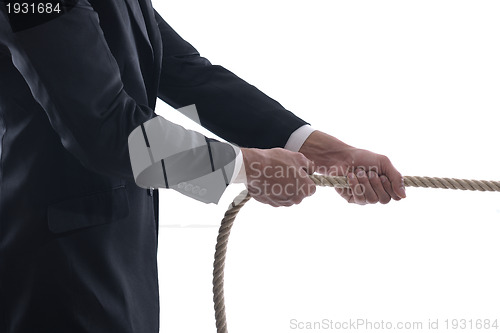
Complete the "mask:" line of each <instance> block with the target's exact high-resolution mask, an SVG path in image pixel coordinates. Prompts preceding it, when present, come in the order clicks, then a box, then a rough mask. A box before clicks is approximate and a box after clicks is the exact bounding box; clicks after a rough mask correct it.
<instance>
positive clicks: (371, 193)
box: [356, 169, 378, 204]
mask: <svg viewBox="0 0 500 333" xmlns="http://www.w3.org/2000/svg"><path fill="white" fill-rule="evenodd" d="M356 176H357V178H358V182H359V183H360V184H361V185H362V186H363V189H364V196H365V199H366V203H369V204H374V203H377V202H378V196H377V194H376V193H375V190H374V189H373V187H372V185H371V183H370V180H369V179H368V175H367V174H366V171H365V170H363V169H360V170H358V172H357V175H356Z"/></svg>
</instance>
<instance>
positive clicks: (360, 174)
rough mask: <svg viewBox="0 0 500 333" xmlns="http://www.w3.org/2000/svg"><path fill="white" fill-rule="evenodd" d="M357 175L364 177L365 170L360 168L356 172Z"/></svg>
mask: <svg viewBox="0 0 500 333" xmlns="http://www.w3.org/2000/svg"><path fill="white" fill-rule="evenodd" d="M358 177H360V178H362V177H365V170H361V171H359V172H358Z"/></svg>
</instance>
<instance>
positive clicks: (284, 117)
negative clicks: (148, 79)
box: [156, 12, 307, 148]
mask: <svg viewBox="0 0 500 333" xmlns="http://www.w3.org/2000/svg"><path fill="white" fill-rule="evenodd" d="M156 20H157V22H158V26H159V28H160V32H161V37H162V42H163V62H162V72H161V81H160V89H159V97H160V98H161V99H162V100H163V101H165V102H166V103H168V104H170V105H172V106H173V107H175V108H179V107H182V106H185V105H191V104H195V105H196V108H197V110H198V115H199V117H200V121H201V125H203V126H204V127H206V128H208V129H209V130H210V131H212V132H213V133H216V134H217V135H219V136H221V137H223V138H224V139H226V140H228V141H229V142H233V143H236V144H238V145H239V146H242V147H256V148H273V147H284V146H285V144H286V142H287V140H288V138H289V137H290V135H291V134H292V133H293V132H294V131H295V130H296V129H298V128H299V127H301V126H303V125H305V124H307V123H306V122H305V121H303V120H302V119H300V118H298V117H297V116H295V115H294V114H293V113H291V112H290V111H287V110H286V109H285V108H284V107H283V106H281V105H280V104H279V103H278V102H276V101H275V100H273V99H271V98H270V97H268V96H266V95H265V94H264V93H262V92H261V91H259V90H258V89H257V88H255V87H254V86H252V85H250V84H248V83H247V82H245V81H243V80H242V79H240V78H239V77H237V76H236V75H235V74H233V73H231V72H230V71H228V70H227V69H225V68H223V67H221V66H217V65H212V64H211V63H210V62H209V61H208V60H207V59H205V58H203V57H201V56H200V54H199V53H198V52H197V51H196V49H195V48H194V47H193V46H192V45H191V44H189V43H188V42H186V41H185V40H184V39H182V38H181V37H180V36H179V35H178V34H177V33H176V32H175V31H174V30H173V29H172V28H171V27H170V26H169V25H168V24H167V23H166V22H165V21H164V20H163V18H162V17H161V16H160V15H159V14H158V12H156Z"/></svg>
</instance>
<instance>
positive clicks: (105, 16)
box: [0, 0, 305, 333]
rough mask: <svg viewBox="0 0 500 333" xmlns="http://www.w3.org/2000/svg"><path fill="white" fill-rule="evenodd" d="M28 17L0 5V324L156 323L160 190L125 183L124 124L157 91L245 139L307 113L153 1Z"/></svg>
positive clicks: (279, 141) (94, 328)
mask: <svg viewBox="0 0 500 333" xmlns="http://www.w3.org/2000/svg"><path fill="white" fill-rule="evenodd" d="M33 22H35V21H33ZM24 23H26V22H24ZM28 23H29V22H28ZM35 23H36V24H32V25H30V24H28V25H23V23H22V22H21V23H19V22H17V21H15V20H13V18H12V16H9V14H8V13H7V7H6V6H5V4H4V3H3V1H0V143H1V144H0V332H2V333H80V332H87V333H112V332H119V333H129V332H138V333H153V332H158V321H159V307H158V280H157V266H156V254H157V232H158V207H157V203H158V193H157V191H154V192H152V191H148V190H145V189H142V188H139V187H138V186H136V184H135V183H134V179H133V175H132V170H131V165H130V160H129V155H128V147H127V137H128V135H129V133H130V132H131V131H132V130H133V129H135V128H136V127H137V126H140V124H142V123H143V122H145V121H147V120H149V119H151V118H152V117H154V116H155V114H154V108H155V103H156V100H157V97H160V98H161V99H162V100H163V101H165V102H166V103H168V104H170V105H172V106H173V107H176V108H178V107H182V106H186V105H191V104H195V105H196V107H197V109H198V112H199V116H200V119H201V123H202V125H203V126H205V127H206V128H208V129H209V130H211V131H212V132H214V133H216V134H218V135H220V136H221V137H223V138H225V139H226V140H228V141H230V142H233V143H236V144H238V145H240V146H243V147H259V148H271V147H282V146H284V145H285V143H286V141H287V139H288V137H289V135H290V134H291V133H292V132H293V131H294V130H296V129H297V128H298V127H300V126H302V125H303V124H305V122H304V121H302V120H301V119H299V118H297V117H296V116H294V115H293V114H292V113H290V112H289V111H287V110H285V109H284V108H283V107H282V106H281V105H280V104H279V103H277V102H276V101H274V100H272V99H271V98H269V97H267V96H266V95H265V94H263V93H262V92H260V91H259V90H258V89H256V88H255V87H253V86H251V85H249V84H248V83H246V82H245V81H243V80H241V79H240V78H238V77H237V76H235V75H234V74H233V73H231V72H230V71H228V70H226V69H224V68H223V67H221V66H215V65H212V64H210V62H209V61H208V60H207V59H205V58H202V57H200V55H199V54H198V52H197V51H196V50H195V49H194V48H193V47H192V46H191V45H190V44H189V43H187V42H186V41H184V40H183V39H182V38H181V37H179V35H177V34H176V33H175V32H174V30H172V29H171V27H170V26H169V25H168V24H167V23H165V21H164V20H163V19H162V18H161V17H160V16H159V15H158V13H156V12H155V10H154V9H153V7H152V5H151V2H150V0H80V1H76V0H74V1H72V3H71V5H70V6H69V5H68V7H67V11H66V12H65V13H64V14H63V15H60V16H58V17H57V18H53V19H50V20H49V19H47V20H46V21H44V20H43V19H42V20H41V22H38V21H37V22H35ZM155 206H156V207H155ZM174 207H175V206H174ZM167 209H168V208H167ZM172 209H174V208H172ZM172 274H175V272H172ZM167 297H168V296H167Z"/></svg>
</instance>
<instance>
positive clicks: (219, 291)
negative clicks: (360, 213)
mask: <svg viewBox="0 0 500 333" xmlns="http://www.w3.org/2000/svg"><path fill="white" fill-rule="evenodd" d="M310 177H311V179H312V180H313V181H314V183H315V184H316V185H317V186H328V187H339V188H347V187H349V185H348V183H347V178H346V177H331V176H321V175H311V176H310ZM404 184H405V186H410V187H427V188H444V189H452V190H468V191H481V192H484V191H490V192H500V182H499V181H486V180H469V179H455V178H436V177H411V176H405V177H404ZM250 198H251V197H250V195H249V194H248V192H247V190H244V191H243V192H241V193H240V194H239V195H238V196H237V197H236V198H234V200H233V202H232V203H231V204H230V205H229V208H228V210H227V211H226V213H225V214H224V218H223V219H222V222H221V226H220V228H219V235H218V237H217V245H216V246H215V256H214V257H215V260H214V273H213V293H214V308H215V325H216V326H217V333H227V332H228V331H227V322H226V307H225V305H224V264H225V261H226V251H227V243H228V240H229V233H230V232H231V227H232V226H233V222H234V219H235V218H236V215H237V214H238V212H239V211H240V209H241V207H243V206H244V205H245V203H246V202H247V201H248V200H250Z"/></svg>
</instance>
